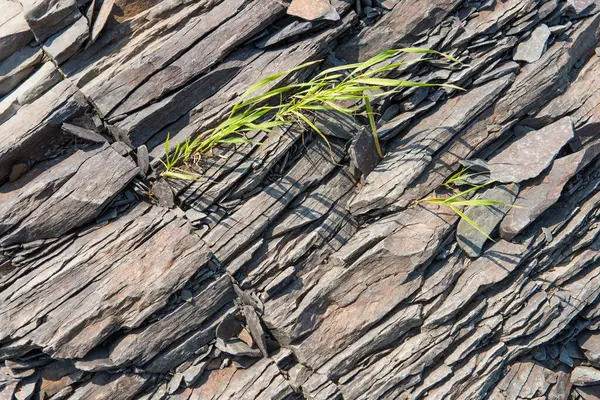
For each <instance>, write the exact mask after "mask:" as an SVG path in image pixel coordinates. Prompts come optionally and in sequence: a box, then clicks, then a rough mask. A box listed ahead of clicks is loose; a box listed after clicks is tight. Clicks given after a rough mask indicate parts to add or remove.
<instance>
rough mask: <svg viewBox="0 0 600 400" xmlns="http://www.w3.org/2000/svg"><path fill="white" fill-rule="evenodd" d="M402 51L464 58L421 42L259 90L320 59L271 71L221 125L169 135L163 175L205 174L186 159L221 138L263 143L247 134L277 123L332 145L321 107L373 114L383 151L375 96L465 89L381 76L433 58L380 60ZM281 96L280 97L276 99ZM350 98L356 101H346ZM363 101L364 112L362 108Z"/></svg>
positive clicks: (372, 124) (192, 176) (372, 125)
mask: <svg viewBox="0 0 600 400" xmlns="http://www.w3.org/2000/svg"><path fill="white" fill-rule="evenodd" d="M400 53H419V54H431V55H437V56H440V57H443V58H446V59H448V60H449V61H451V62H454V63H460V61H459V60H457V59H455V58H453V57H451V56H449V55H446V54H443V53H440V52H437V51H434V50H428V49H421V48H405V49H395V50H387V51H384V52H382V53H380V54H378V55H376V56H374V57H372V58H370V59H369V60H367V61H364V62H362V63H354V64H347V65H341V66H335V67H332V68H329V69H326V70H324V71H322V72H320V73H318V74H317V75H316V76H314V77H313V78H312V79H311V80H309V81H308V82H301V83H296V84H291V85H287V86H282V87H277V88H275V89H271V90H268V91H266V92H264V93H258V92H259V91H261V90H262V89H263V88H265V87H266V86H267V85H270V84H272V83H273V82H275V81H276V80H278V79H280V78H282V77H284V76H286V75H288V74H289V73H292V72H294V71H298V70H302V69H305V68H308V67H310V66H312V65H315V64H317V63H319V62H320V61H319V60H317V61H311V62H308V63H305V64H302V65H299V66H297V67H295V68H293V69H291V70H289V71H285V72H281V73H278V74H275V75H271V76H269V77H267V78H265V79H263V80H261V81H259V82H257V83H255V84H253V85H251V86H250V87H249V88H248V89H247V90H246V91H245V92H244V94H243V95H242V96H241V98H240V101H239V102H237V103H236V104H235V105H234V106H233V108H232V110H231V112H230V113H229V116H228V117H227V119H225V120H224V121H223V122H221V123H220V124H219V125H217V126H216V127H215V128H213V129H210V130H208V131H205V132H203V133H201V134H199V135H198V136H197V137H196V138H195V139H193V140H192V139H188V140H186V141H185V142H183V143H179V144H177V145H176V146H175V148H174V149H171V148H170V147H169V140H168V139H167V141H166V142H165V153H166V156H165V161H163V164H164V166H165V171H164V172H163V173H162V175H163V176H165V177H169V178H176V179H200V178H199V177H198V176H197V175H195V174H191V173H190V172H187V171H186V170H185V169H184V168H182V165H187V166H189V164H190V163H192V162H193V161H194V160H197V159H199V158H200V157H201V156H202V155H203V154H205V153H207V152H209V151H210V150H212V149H213V148H214V147H215V146H217V145H218V144H224V143H233V144H257V143H254V142H252V141H251V140H250V139H249V138H248V137H247V135H248V134H249V133H250V132H254V131H264V132H267V133H273V132H274V129H275V128H277V127H281V126H284V125H289V124H294V123H296V124H301V125H304V126H307V127H308V128H310V130H312V131H314V132H315V133H316V134H318V135H319V136H320V137H321V138H322V139H323V140H325V141H326V142H327V144H328V145H329V141H328V140H327V137H326V135H325V133H323V132H322V131H321V130H320V129H319V128H318V127H317V126H316V125H315V124H314V123H313V122H312V120H313V117H314V115H315V114H316V113H319V112H328V111H334V112H339V113H342V114H345V115H351V116H353V117H355V116H357V115H365V116H366V117H367V118H368V120H369V125H370V128H371V132H372V135H373V138H374V141H375V146H376V150H377V152H378V154H379V155H380V156H381V157H383V151H382V149H381V145H380V143H379V138H378V135H377V127H376V123H375V117H374V112H373V107H372V104H371V101H372V100H373V99H375V98H377V97H382V96H387V95H391V94H395V93H398V92H399V91H400V90H401V89H402V88H406V87H445V88H451V89H457V90H463V89H462V88H460V87H458V86H454V85H449V84H435V83H423V82H413V81H407V80H402V79H390V78H383V77H379V76H378V75H381V74H383V73H384V72H387V71H391V70H393V69H397V68H399V67H401V66H405V65H407V64H412V63H416V62H422V61H426V60H428V59H419V60H416V61H410V62H392V63H389V64H387V65H384V66H378V64H381V63H383V62H384V61H387V60H389V59H390V58H392V57H394V56H396V55H399V54H400ZM257 93H258V94H257ZM372 93H375V94H372ZM277 99H278V100H279V103H278V104H276V105H272V104H273V103H274V101H275V100H277ZM348 103H350V104H353V105H352V106H348V105H343V104H348ZM363 106H364V110H365V111H364V112H363V111H362V109H363ZM330 150H331V146H330Z"/></svg>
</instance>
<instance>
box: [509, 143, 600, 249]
mask: <svg viewBox="0 0 600 400" xmlns="http://www.w3.org/2000/svg"><path fill="white" fill-rule="evenodd" d="M599 153H600V144H596V145H593V146H591V147H589V148H587V149H585V150H581V151H579V152H577V153H574V154H571V155H568V156H566V157H562V158H559V159H557V160H555V161H554V163H553V164H552V167H551V169H550V170H549V171H548V172H547V173H545V174H544V175H542V176H540V177H539V178H538V179H535V180H534V181H533V182H532V183H531V184H530V185H528V186H527V187H525V188H524V189H523V190H522V191H521V193H519V197H518V198H517V200H516V202H515V205H516V206H518V208H517V207H513V208H511V209H510V211H509V212H508V214H507V215H506V217H505V218H504V220H503V221H502V223H501V224H500V236H501V237H502V238H504V239H506V240H512V239H513V238H514V237H515V236H516V235H517V234H519V232H521V231H522V230H523V229H525V227H527V226H528V225H529V224H530V223H531V222H533V221H534V220H535V219H536V218H537V217H539V216H540V215H541V214H542V213H543V212H544V211H546V210H547V209H548V208H550V207H551V206H552V205H553V204H554V203H556V202H557V201H558V199H559V198H560V196H561V193H562V191H563V188H564V186H565V185H566V184H567V182H568V181H569V180H570V179H571V178H572V177H573V176H574V175H575V174H576V173H577V172H579V171H581V169H582V168H584V167H585V166H586V165H588V164H589V163H590V162H591V161H592V160H593V159H594V158H596V156H597V155H598V154H599Z"/></svg>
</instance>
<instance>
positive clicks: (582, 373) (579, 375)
mask: <svg viewBox="0 0 600 400" xmlns="http://www.w3.org/2000/svg"><path fill="white" fill-rule="evenodd" d="M570 380H571V383H572V384H573V385H575V386H592V385H597V384H600V370H598V369H596V368H594V367H586V366H579V367H575V368H574V369H573V372H571V378H570Z"/></svg>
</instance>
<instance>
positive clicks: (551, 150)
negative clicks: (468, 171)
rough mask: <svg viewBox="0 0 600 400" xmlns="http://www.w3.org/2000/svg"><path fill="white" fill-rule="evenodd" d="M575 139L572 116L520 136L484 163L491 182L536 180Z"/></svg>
mask: <svg viewBox="0 0 600 400" xmlns="http://www.w3.org/2000/svg"><path fill="white" fill-rule="evenodd" d="M573 137H574V132H573V123H572V121H571V118H569V117H565V118H563V119H561V120H560V121H557V122H555V123H553V124H551V125H548V126H546V127H544V128H542V129H540V130H537V131H529V132H525V133H521V134H519V135H518V136H517V139H516V141H514V142H513V143H512V144H510V145H509V146H508V147H506V148H505V149H504V150H502V151H501V152H500V153H499V154H498V155H496V156H494V157H493V158H492V159H490V161H488V162H487V163H485V167H486V168H487V169H488V170H489V171H490V179H492V180H496V181H499V182H506V183H510V182H514V183H519V182H523V181H526V180H528V179H531V178H535V177H537V176H538V175H539V174H541V173H542V171H544V170H545V169H546V168H548V166H550V164H552V160H554V158H555V157H556V155H557V154H558V152H559V151H560V150H561V149H562V148H563V147H564V146H565V145H566V144H567V143H568V142H569V141H570V140H571V139H573Z"/></svg>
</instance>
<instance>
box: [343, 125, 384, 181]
mask: <svg viewBox="0 0 600 400" xmlns="http://www.w3.org/2000/svg"><path fill="white" fill-rule="evenodd" d="M378 145H379V146H381V143H378V142H375V138H374V137H373V133H371V131H369V130H368V129H366V128H364V129H361V131H360V133H359V134H358V136H357V137H356V138H355V139H354V140H353V141H352V144H351V145H350V149H349V150H348V151H349V153H350V160H351V161H352V164H353V165H354V166H355V167H356V168H358V170H359V171H360V172H362V173H363V174H364V175H368V174H369V173H370V172H371V171H373V170H374V169H375V167H376V166H377V164H379V161H381V156H380V155H379V153H378V152H377V146H378Z"/></svg>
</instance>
